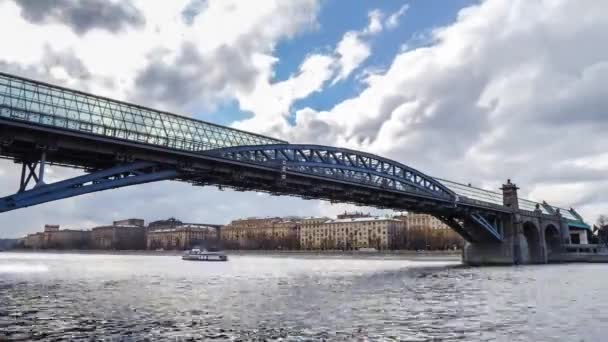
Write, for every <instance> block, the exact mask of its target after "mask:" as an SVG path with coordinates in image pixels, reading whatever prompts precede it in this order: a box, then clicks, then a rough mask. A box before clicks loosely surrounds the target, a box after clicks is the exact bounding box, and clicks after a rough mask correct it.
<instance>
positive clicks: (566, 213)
mask: <svg viewBox="0 0 608 342" xmlns="http://www.w3.org/2000/svg"><path fill="white" fill-rule="evenodd" d="M436 179H437V180H438V181H439V182H441V183H442V184H443V185H445V186H446V187H447V188H448V189H450V190H452V191H454V192H455V193H456V194H457V195H458V196H464V197H468V198H470V199H473V200H477V201H482V202H488V203H493V204H498V205H502V204H503V201H502V193H500V192H495V191H490V190H485V189H480V188H476V187H473V186H469V185H464V184H460V183H456V182H452V181H448V180H445V179H439V178H436ZM518 202H519V208H520V209H523V210H528V211H534V210H536V205H537V204H538V206H539V208H540V210H541V211H542V212H543V214H548V215H553V214H555V211H557V209H559V212H560V214H561V215H562V217H563V218H565V219H568V220H571V221H578V222H582V221H581V219H580V218H579V217H577V216H576V215H574V214H573V213H572V212H571V211H570V210H568V209H564V208H559V207H555V206H551V205H548V204H546V205H543V204H542V203H539V202H534V201H530V200H527V199H524V198H519V199H518ZM547 206H548V208H547Z"/></svg>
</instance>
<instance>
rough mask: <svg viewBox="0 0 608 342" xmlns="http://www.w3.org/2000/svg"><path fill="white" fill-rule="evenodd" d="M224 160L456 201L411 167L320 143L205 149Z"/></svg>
mask: <svg viewBox="0 0 608 342" xmlns="http://www.w3.org/2000/svg"><path fill="white" fill-rule="evenodd" d="M204 154H207V155H213V156H216V157H221V158H224V159H229V160H234V161H239V162H246V163H252V164H258V165H265V166H274V167H277V168H278V169H279V170H280V171H281V172H282V173H287V172H296V173H304V174H313V175H315V176H321V177H325V178H330V179H336V180H340V181H344V180H347V181H350V182H354V183H359V184H361V185H365V186H370V185H372V186H376V187H378V188H379V189H390V190H393V191H399V192H405V193H408V194H418V195H422V196H425V197H429V196H430V197H432V198H434V199H437V200H442V201H448V202H455V201H456V198H457V196H456V194H455V193H454V192H453V191H452V190H450V189H448V188H447V187H446V186H444V185H443V184H441V183H440V182H438V181H437V180H435V179H434V178H433V177H430V176H428V175H425V174H424V173H422V172H420V171H417V170H415V169H413V168H411V167H408V166H406V165H403V164H401V163H398V162H396V161H393V160H390V159H386V158H382V157H380V156H377V155H373V154H370V153H365V152H360V151H354V150H349V149H345V148H337V147H331V146H321V145H299V144H276V145H258V146H237V147H228V148H220V149H215V150H210V151H206V152H204Z"/></svg>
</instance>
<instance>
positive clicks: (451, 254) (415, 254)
mask: <svg viewBox="0 0 608 342" xmlns="http://www.w3.org/2000/svg"><path fill="white" fill-rule="evenodd" d="M10 252H15V253H54V254H73V253H77V254H109V255H181V254H183V253H184V252H183V251H179V250H167V251H148V250H145V251H144V250H120V251H117V250H95V249H78V250H63V249H62V250H54V249H44V250H30V249H17V250H11V251H10ZM226 253H227V254H228V255H246V256H273V255H276V256H289V255H294V256H295V255H298V256H333V257H354V258H406V259H433V260H437V259H439V260H460V259H461V256H462V252H461V251H458V250H456V251H410V250H393V251H376V252H362V251H334V250H325V251H303V250H227V251H226Z"/></svg>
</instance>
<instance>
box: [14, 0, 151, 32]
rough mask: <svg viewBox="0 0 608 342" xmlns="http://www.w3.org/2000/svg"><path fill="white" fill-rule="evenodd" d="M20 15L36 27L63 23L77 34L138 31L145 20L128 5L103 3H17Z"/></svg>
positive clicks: (26, 0) (20, 0)
mask: <svg viewBox="0 0 608 342" xmlns="http://www.w3.org/2000/svg"><path fill="white" fill-rule="evenodd" d="M15 2H16V3H17V5H19V7H20V8H21V15H22V16H23V18H25V19H26V20H28V21H30V22H32V23H34V24H48V23H61V24H65V25H67V26H69V27H71V28H72V29H73V30H74V32H76V33H77V34H85V33H87V32H88V31H90V30H93V29H101V30H107V31H110V32H112V33H117V32H120V31H122V30H125V29H127V28H129V27H134V28H139V27H142V26H143V25H145V23H146V20H145V18H144V16H143V15H142V13H141V12H140V11H139V10H138V9H137V8H136V7H134V6H133V5H131V4H130V3H129V2H127V1H104V0H54V1H45V0H42V1H39V0H15Z"/></svg>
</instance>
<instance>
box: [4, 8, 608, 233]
mask: <svg viewBox="0 0 608 342" xmlns="http://www.w3.org/2000/svg"><path fill="white" fill-rule="evenodd" d="M102 7H105V10H104V11H102V12H97V11H95V10H94V9H95V8H102ZM605 13H608V2H602V1H594V0H580V1H559V0H558V1H549V0H485V1H472V0H466V1H465V0H453V1H442V0H410V1H400V0H384V1H364V0H355V1H349V2H348V4H347V3H346V2H342V1H338V0H290V1H281V0H276V1H270V0H269V1H262V0H260V1H232V0H207V1H205V0H182V1H163V2H151V1H145V0H132V1H124V0H123V1H104V0H82V1H77V0H59V1H52V2H51V1H17V0H0V29H2V32H4V37H3V42H4V43H3V44H2V45H1V46H0V71H2V72H8V73H13V74H17V75H21V76H25V77H30V78H34V79H38V80H43V81H47V82H50V83H54V84H59V85H63V86H66V87H70V88H75V89H80V90H83V91H88V92H92V93H96V94H100V95H105V96H109V97H112V98H116V99H121V100H126V101H129V102H135V103H139V104H143V105H147V106H151V107H154V108H158V109H163V110H168V111H172V112H175V113H178V114H182V115H190V116H193V117H195V118H197V119H202V120H206V121H210V122H215V123H219V124H223V125H228V126H232V127H235V128H239V129H244V130H248V131H252V132H257V133H261V134H265V135H269V136H272V137H276V138H280V139H285V140H287V141H289V142H293V143H315V144H326V145H335V146H341V147H348V148H354V149H358V150H363V151H368V152H371V153H375V154H379V155H382V156H385V157H388V158H391V159H394V160H397V161H399V162H402V163H404V164H406V165H409V166H411V167H413V168H416V169H418V170H420V171H422V172H424V173H427V174H429V175H431V176H436V177H440V178H446V179H451V180H454V181H458V182H462V183H465V184H466V183H472V184H473V185H474V186H477V187H482V188H486V189H490V190H494V191H499V190H498V188H499V187H500V185H501V184H502V183H503V182H505V181H506V180H507V178H510V179H512V180H513V181H514V182H515V183H517V185H518V186H519V187H520V188H521V190H520V197H526V198H530V199H533V200H536V201H542V200H546V201H548V202H549V203H551V204H553V205H556V206H561V207H569V206H573V207H575V208H576V209H577V210H578V211H579V212H580V213H581V214H582V215H583V216H584V217H585V219H586V220H587V221H588V223H591V224H592V223H594V221H595V219H596V217H597V216H598V215H599V214H601V213H607V212H608V180H607V179H606V176H605V175H606V172H607V171H608V136H607V135H606V134H605V132H606V130H607V129H608V96H606V95H605V92H606V91H605V89H608V84H607V83H608V78H607V77H605V76H607V75H608V47H605V46H604V45H603V44H602V42H603V41H604V40H605V33H606V32H608V17H607V16H606V15H605ZM19 171H20V168H19V167H18V166H17V165H15V164H13V163H12V162H10V161H4V160H2V161H0V189H1V193H0V195H1V196H4V195H9V194H11V193H13V192H14V191H15V190H16V188H17V185H18V177H19ZM79 173H80V171H78V170H69V169H61V168H56V167H52V168H50V170H49V174H48V177H47V181H53V180H59V179H63V178H65V177H70V176H72V175H76V174H79ZM353 209H354V207H352V206H350V205H344V204H337V205H336V204H334V205H332V204H330V203H329V202H323V201H311V200H308V201H307V200H302V199H298V198H292V197H273V196H269V195H266V194H260V193H254V192H249V193H241V192H234V191H231V190H225V191H220V190H218V189H216V188H209V187H207V188H200V187H193V186H190V185H188V184H182V183H178V182H163V183H155V184H147V185H141V186H136V187H129V188H124V189H119V190H112V191H107V192H101V193H95V194H89V195H85V196H81V197H76V198H72V199H67V200H62V201H58V202H53V203H48V204H44V205H40V206H36V207H32V208H26V209H21V210H17V211H14V212H9V213H3V214H0V215H1V216H0V217H1V220H0V222H1V223H0V238H2V237H18V236H22V235H24V234H27V233H31V232H35V231H39V230H40V229H41V228H42V226H43V225H44V224H45V223H55V224H60V225H62V226H64V227H71V228H79V227H82V228H86V227H92V226H95V225H100V224H104V223H108V222H112V221H113V220H117V219H122V218H128V217H140V218H145V219H146V220H147V221H151V220H157V219H165V218H168V217H177V218H179V219H181V220H183V221H186V222H209V223H220V224H222V223H227V222H229V221H230V220H232V219H235V218H238V217H247V216H289V215H299V216H311V215H327V216H334V215H335V214H337V213H341V212H343V211H344V210H353ZM359 210H361V209H359ZM362 210H364V211H366V212H367V211H370V212H372V213H380V214H382V213H383V212H381V211H377V210H374V209H372V208H363V209H362Z"/></svg>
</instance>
